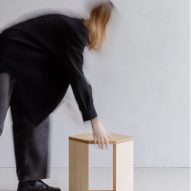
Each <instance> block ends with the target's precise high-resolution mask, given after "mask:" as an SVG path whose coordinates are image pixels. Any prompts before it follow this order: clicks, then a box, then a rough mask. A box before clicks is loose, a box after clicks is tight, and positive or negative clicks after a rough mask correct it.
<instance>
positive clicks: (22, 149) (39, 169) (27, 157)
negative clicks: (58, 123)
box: [0, 73, 49, 180]
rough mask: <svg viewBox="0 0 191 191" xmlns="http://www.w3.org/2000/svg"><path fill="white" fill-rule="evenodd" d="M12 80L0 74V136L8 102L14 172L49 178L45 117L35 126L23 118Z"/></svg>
mask: <svg viewBox="0 0 191 191" xmlns="http://www.w3.org/2000/svg"><path fill="white" fill-rule="evenodd" d="M14 82H15V79H13V78H12V77H11V76H10V75H9V74H8V73H0V135H2V132H3V128H4V121H5V118H6V114H7V111H8V108H9V105H10V109H11V116H12V122H13V123H12V132H13V142H14V154H15V160H16V161H15V162H16V173H17V177H18V180H38V179H45V178H48V177H49V155H48V151H49V117H47V118H46V119H45V120H43V121H42V122H41V123H40V124H38V125H35V124H33V123H31V122H30V121H29V120H28V119H26V117H24V116H25V115H24V113H22V112H23V110H20V106H19V103H18V102H17V101H16V99H15V98H14V96H12V93H13V91H14Z"/></svg>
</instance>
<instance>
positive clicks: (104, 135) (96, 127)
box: [91, 117, 112, 149]
mask: <svg viewBox="0 0 191 191" xmlns="http://www.w3.org/2000/svg"><path fill="white" fill-rule="evenodd" d="M91 125H92V130H93V137H94V143H95V144H96V143H98V147H99V148H101V149H104V145H105V148H107V147H108V145H109V139H112V137H111V135H110V134H109V132H107V131H106V129H105V128H104V127H103V125H102V123H101V122H100V121H99V120H98V117H95V118H93V119H91Z"/></svg>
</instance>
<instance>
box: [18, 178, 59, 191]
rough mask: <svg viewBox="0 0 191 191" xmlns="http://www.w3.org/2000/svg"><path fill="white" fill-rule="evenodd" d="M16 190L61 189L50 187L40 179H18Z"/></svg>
mask: <svg viewBox="0 0 191 191" xmlns="http://www.w3.org/2000/svg"><path fill="white" fill-rule="evenodd" d="M17 191H61V189H60V188H56V187H51V186H49V185H47V184H46V183H44V182H43V181H42V180H34V181H19V184H18V188H17Z"/></svg>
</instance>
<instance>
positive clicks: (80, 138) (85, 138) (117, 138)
mask: <svg viewBox="0 0 191 191" xmlns="http://www.w3.org/2000/svg"><path fill="white" fill-rule="evenodd" d="M110 135H111V137H112V139H109V144H118V143H123V142H128V141H133V138H132V137H131V136H127V135H121V134H117V133H110ZM68 138H69V140H73V141H77V142H82V143H87V144H94V138H93V134H92V133H84V134H78V135H72V136H69V137H68Z"/></svg>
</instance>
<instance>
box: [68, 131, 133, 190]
mask: <svg viewBox="0 0 191 191" xmlns="http://www.w3.org/2000/svg"><path fill="white" fill-rule="evenodd" d="M110 134H111V136H112V137H113V139H114V140H112V141H110V142H109V143H110V144H112V145H113V190H110V191H133V190H134V141H133V138H132V137H130V136H125V135H120V134H116V133H110ZM89 144H94V139H93V135H92V134H91V133H87V134H80V135H74V136H70V137H69V191H89V188H88V181H89V177H88V170H89V169H88V168H89V167H88V164H89V153H88V148H89ZM92 191H96V190H92ZM97 191H98V190H97ZM99 191H101V190H99ZM105 191H106V190H105ZM108 191H109V190H108Z"/></svg>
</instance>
